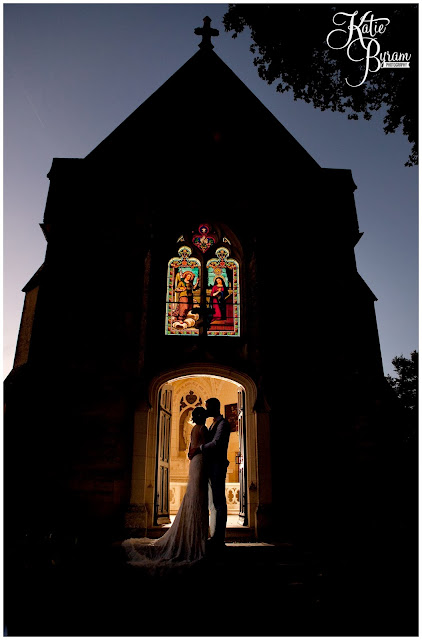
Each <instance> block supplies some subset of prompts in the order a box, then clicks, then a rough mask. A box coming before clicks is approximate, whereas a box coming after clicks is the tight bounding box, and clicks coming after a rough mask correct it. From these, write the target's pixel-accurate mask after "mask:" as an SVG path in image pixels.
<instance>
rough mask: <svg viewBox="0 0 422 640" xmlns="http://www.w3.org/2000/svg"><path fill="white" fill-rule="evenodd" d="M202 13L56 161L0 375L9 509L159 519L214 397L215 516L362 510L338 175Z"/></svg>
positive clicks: (376, 367) (54, 517)
mask: <svg viewBox="0 0 422 640" xmlns="http://www.w3.org/2000/svg"><path fill="white" fill-rule="evenodd" d="M209 28H210V27H209V21H207V20H205V21H204V28H203V30H202V31H201V30H200V33H201V35H202V37H203V39H202V42H201V43H200V47H199V50H198V51H197V52H196V53H195V54H194V55H193V56H192V57H191V58H190V59H189V60H188V61H187V62H186V63H185V64H184V65H183V66H182V67H181V68H180V69H179V70H178V71H176V73H175V74H174V75H173V76H171V77H170V78H169V79H168V80H167V81H166V82H165V83H164V84H163V85H162V86H161V87H160V88H159V89H158V90H157V91H156V92H155V93H154V94H153V95H151V96H150V97H149V98H148V99H147V100H146V101H145V102H144V103H143V104H141V105H140V106H139V107H138V108H137V109H136V110H135V111H134V112H133V113H132V114H131V115H130V116H129V117H128V118H127V119H126V120H125V121H124V122H123V123H122V124H121V125H120V126H118V127H117V129H115V131H113V132H112V133H111V134H110V135H109V136H108V137H107V138H105V140H103V141H102V142H101V143H100V144H99V145H98V146H97V147H96V148H95V149H93V150H92V151H91V153H89V154H88V155H87V156H86V157H85V158H82V159H79V158H77V159H76V158H54V160H53V163H52V167H51V170H50V172H49V174H48V177H49V180H50V187H49V192H48V198H47V203H46V207H45V213H44V219H43V222H42V224H41V228H42V231H43V233H44V235H45V238H46V241H47V249H46V255H45V261H44V264H43V265H42V266H41V267H40V269H39V270H38V271H37V272H36V274H35V275H34V276H33V277H32V278H31V280H30V281H29V282H28V283H27V284H26V286H25V287H24V289H23V291H24V292H25V303H24V308H23V313H22V321H21V327H20V331H19V337H18V341H17V348H16V357H15V362H14V367H13V370H12V372H11V373H10V375H9V376H8V378H7V380H6V383H5V402H6V411H5V452H6V456H5V467H6V468H5V471H6V483H5V500H6V502H5V509H6V511H5V513H6V519H7V522H8V523H9V524H8V526H9V528H12V529H13V528H22V527H25V526H34V527H35V526H38V527H40V528H42V527H44V528H46V529H47V528H48V527H54V526H55V527H63V528H66V527H69V528H72V530H78V529H81V530H83V529H84V528H88V529H89V528H93V529H95V528H98V529H99V530H101V531H103V532H104V531H108V532H112V533H115V532H124V533H125V532H126V533H127V532H129V533H132V534H133V533H141V534H142V535H144V533H145V531H148V532H149V533H150V532H151V531H152V530H155V531H156V530H157V528H158V529H159V528H160V527H161V526H162V525H163V524H164V523H166V522H168V521H169V518H171V516H172V514H174V513H175V512H176V510H177V507H178V505H179V504H180V500H181V498H182V496H183V492H184V490H185V487H186V479H187V465H188V462H187V458H186V451H187V446H188V442H189V434H190V428H191V426H192V425H191V424H190V421H189V420H190V414H191V412H192V409H193V408H194V407H195V406H198V405H201V404H204V403H205V400H206V399H207V397H210V396H217V397H219V398H220V400H221V404H222V412H223V413H225V414H226V415H227V417H228V418H229V419H230V421H231V424H232V438H231V442H230V448H229V463H230V464H229V467H228V474H227V500H228V505H229V514H230V515H231V516H232V517H233V518H234V519H235V520H236V524H237V526H240V527H242V528H243V530H244V531H247V532H248V534H249V536H250V538H251V539H253V538H255V539H261V540H265V539H270V538H277V539H282V538H286V537H289V536H297V537H315V539H317V538H318V537H323V536H325V535H326V533H327V530H330V535H333V534H335V533H336V532H341V531H345V530H350V529H351V528H356V527H358V526H359V524H358V523H359V522H360V523H361V522H362V521H363V520H364V519H365V514H367V513H369V511H371V514H372V517H375V516H374V511H373V497H374V495H375V494H376V493H377V492H378V490H379V483H380V480H379V478H380V473H381V471H380V459H381V457H380V451H381V449H382V446H383V445H382V439H380V434H385V433H386V428H385V425H386V424H387V421H386V410H385V408H384V407H385V403H384V396H385V387H384V376H383V369H382V362H381V354H380V346H379V340H378V331H377V323H376V317H375V310H374V302H375V300H376V298H375V296H374V294H373V293H372V292H371V291H370V289H369V288H368V286H367V285H366V284H365V282H364V281H363V279H362V278H361V276H360V275H359V272H358V269H357V266H356V262H355V253H354V247H355V246H356V244H357V243H358V242H359V240H360V238H361V236H362V232H361V231H360V229H359V224H358V218H357V214H356V208H355V201H354V195H353V194H354V191H355V189H356V185H355V184H354V181H353V177H352V175H351V172H350V171H349V170H347V169H332V168H322V167H320V166H319V165H318V163H317V162H316V161H315V160H314V159H313V158H312V157H311V156H310V155H309V154H308V153H307V152H306V150H305V149H304V148H303V147H302V146H301V145H300V144H299V143H298V142H297V141H296V140H295V139H294V138H293V137H292V135H290V133H289V132H288V131H287V130H286V129H285V128H284V126H283V125H282V124H281V123H280V122H279V121H278V120H277V119H276V118H275V117H274V116H273V115H272V114H271V113H270V112H269V111H268V109H267V108H266V107H265V106H263V104H262V103H261V102H260V101H259V100H258V99H257V98H256V97H255V96H254V95H253V94H252V93H251V91H250V90H249V89H248V88H247V87H246V86H245V85H244V84H243V82H241V81H240V79H239V78H238V77H237V76H236V75H235V74H234V73H233V72H232V71H231V70H230V68H229V67H228V66H227V65H226V64H225V63H224V62H223V61H222V60H221V59H220V58H219V56H218V55H217V54H216V53H215V52H214V50H213V46H212V44H211V40H210V33H209V31H208V30H209ZM211 35H213V34H212V33H211ZM380 443H381V444H380ZM381 475H382V474H381ZM377 495H378V494H377ZM377 504H379V500H378V502H377ZM29 523H30V524H29ZM124 533H123V534H124Z"/></svg>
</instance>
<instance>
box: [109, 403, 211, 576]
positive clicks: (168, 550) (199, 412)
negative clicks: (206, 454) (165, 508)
mask: <svg viewBox="0 0 422 640" xmlns="http://www.w3.org/2000/svg"><path fill="white" fill-rule="evenodd" d="M206 418H207V413H206V411H205V409H204V408H203V407H197V408H196V409H194V410H193V412H192V422H194V424H195V426H194V427H193V429H192V432H191V440H190V444H189V451H191V449H194V448H198V447H199V446H200V445H201V444H205V443H206V442H207V433H208V429H207V428H206V426H205V420H206ZM207 537H208V476H207V473H206V469H205V465H204V461H203V455H202V454H198V455H195V456H194V457H193V458H192V460H191V462H190V464H189V479H188V485H187V488H186V493H185V496H184V498H183V501H182V504H181V505H180V508H179V511H178V512H177V515H176V518H175V519H174V522H173V524H172V526H171V527H170V529H168V531H166V533H165V534H164V535H163V536H162V537H161V538H158V539H156V540H152V539H150V538H129V539H128V540H125V541H124V542H123V543H122V546H123V548H124V550H125V552H126V554H127V556H128V561H129V564H131V565H133V566H139V567H145V568H149V569H152V570H154V569H159V568H161V567H169V566H172V567H178V566H182V565H187V564H189V565H190V564H192V563H196V562H198V561H199V560H201V559H202V558H203V557H204V556H205V545H206V541H207Z"/></svg>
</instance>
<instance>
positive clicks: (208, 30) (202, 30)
mask: <svg viewBox="0 0 422 640" xmlns="http://www.w3.org/2000/svg"><path fill="white" fill-rule="evenodd" d="M194 33H195V34H196V35H197V36H202V40H201V42H200V43H199V44H198V47H199V48H200V49H214V45H213V44H212V42H211V36H218V35H219V33H220V32H219V31H218V29H213V28H212V27H211V18H209V17H208V16H205V18H204V26H203V27H196V29H195V30H194Z"/></svg>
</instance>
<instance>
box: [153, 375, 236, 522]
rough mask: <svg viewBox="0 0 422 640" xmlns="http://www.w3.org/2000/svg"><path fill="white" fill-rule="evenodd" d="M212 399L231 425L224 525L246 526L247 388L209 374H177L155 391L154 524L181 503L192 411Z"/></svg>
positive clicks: (167, 519)
mask: <svg viewBox="0 0 422 640" xmlns="http://www.w3.org/2000/svg"><path fill="white" fill-rule="evenodd" d="M211 397H216V398H218V399H219V400H220V403H221V413H222V415H223V416H224V417H225V418H226V419H227V420H228V422H229V424H230V426H231V433H230V441H229V447H228V451H227V459H228V463H229V464H228V468H227V475H226V500H227V511H228V525H230V526H236V525H240V526H247V525H248V509H247V498H248V496H247V464H246V463H247V455H246V449H247V447H246V420H245V412H244V405H245V389H244V387H243V386H242V385H240V384H239V383H237V382H234V381H232V380H229V379H228V378H223V377H221V376H213V375H196V376H183V377H179V378H176V379H173V380H169V381H168V382H167V383H165V384H163V385H162V387H161V388H160V390H159V398H158V422H157V429H158V435H157V463H156V481H155V488H156V492H155V502H154V524H155V525H158V524H166V523H169V522H170V521H171V520H172V519H173V518H174V516H175V515H176V513H177V511H178V509H179V507H180V504H181V502H182V499H183V496H184V494H185V492H186V487H187V482H188V475H189V460H188V457H187V454H188V448H189V441H190V433H191V430H192V427H193V423H192V421H191V416H192V411H193V410H194V409H195V407H198V406H205V401H206V399H207V398H211ZM211 421H212V420H211V419H209V420H208V423H211ZM208 426H210V425H209V424H208Z"/></svg>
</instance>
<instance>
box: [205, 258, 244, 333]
mask: <svg viewBox="0 0 422 640" xmlns="http://www.w3.org/2000/svg"><path fill="white" fill-rule="evenodd" d="M229 255H230V253H229V250H228V249H226V248H225V247H221V248H220V249H217V251H216V252H215V258H212V259H211V260H208V262H207V292H206V298H207V307H208V308H209V309H212V310H213V314H212V320H211V323H210V326H209V329H208V331H207V334H208V335H209V336H239V335H240V305H239V302H240V293H239V264H238V263H237V262H236V260H233V259H231V258H229Z"/></svg>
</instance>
